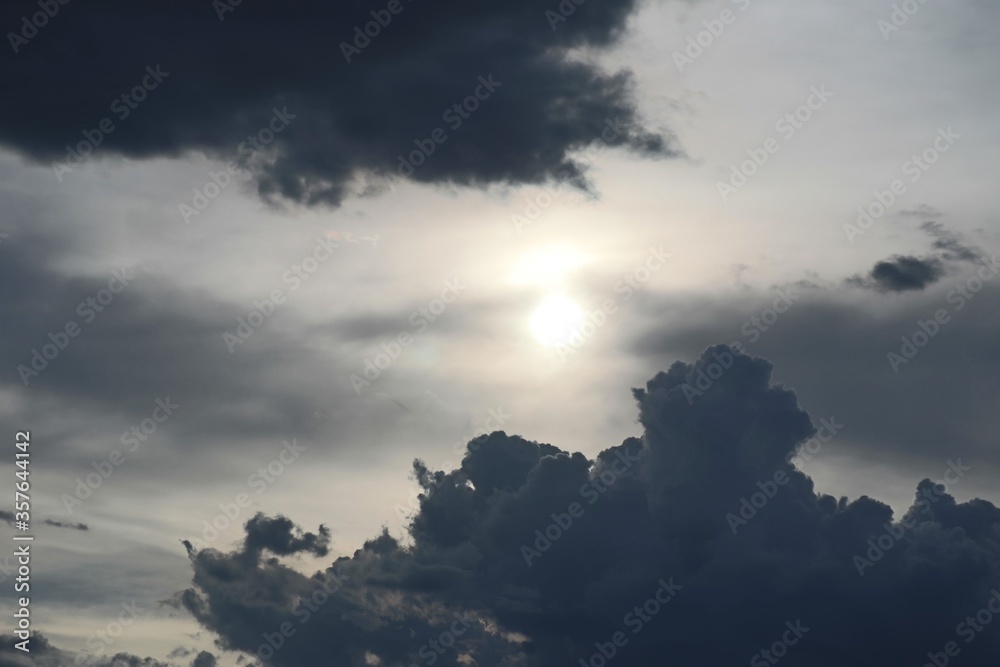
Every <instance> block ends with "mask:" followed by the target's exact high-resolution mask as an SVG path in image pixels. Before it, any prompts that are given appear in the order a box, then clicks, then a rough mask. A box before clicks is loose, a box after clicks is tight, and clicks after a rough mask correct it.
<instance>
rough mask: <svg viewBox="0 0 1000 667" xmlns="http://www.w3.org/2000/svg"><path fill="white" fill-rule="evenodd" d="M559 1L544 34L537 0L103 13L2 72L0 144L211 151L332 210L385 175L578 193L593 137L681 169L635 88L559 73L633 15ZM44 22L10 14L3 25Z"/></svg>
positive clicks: (103, 8)
mask: <svg viewBox="0 0 1000 667" xmlns="http://www.w3.org/2000/svg"><path fill="white" fill-rule="evenodd" d="M563 4H564V5H568V6H569V7H570V8H571V9H572V12H571V14H570V13H567V14H566V16H562V15H560V16H561V17H562V18H564V19H565V20H561V21H559V22H556V23H555V25H554V28H553V22H552V21H551V20H550V18H549V17H547V15H546V12H547V11H551V12H555V13H557V14H558V13H559V12H560V11H564V10H560V6H559V3H558V2H539V1H537V0H517V1H515V2H505V3H487V4H471V5H470V4H468V3H462V2H458V1H456V0H450V1H446V2H439V3H433V4H420V3H412V4H411V3H410V0H393V1H392V2H385V3H374V4H372V3H365V4H361V3H328V2H321V1H320V0H300V1H299V2H296V3H292V4H288V3H276V2H243V3H239V4H236V3H230V2H228V1H225V2H223V1H221V0H220V2H215V3H212V2H204V1H202V0H170V1H169V2H165V1H154V2H144V3H141V4H136V3H121V2H112V1H110V0H94V1H93V2H88V3H85V4H81V5H79V6H74V7H72V8H67V9H65V10H63V12H62V13H63V14H66V15H67V16H63V15H56V16H55V17H53V18H52V19H51V20H50V21H48V22H47V25H45V26H44V29H42V30H38V31H36V32H37V34H36V35H35V36H34V37H32V38H31V39H30V40H29V41H28V42H27V43H26V44H19V45H17V46H16V47H15V48H14V49H11V48H8V49H7V50H6V52H5V53H3V54H2V56H0V58H2V60H0V76H2V77H3V78H4V80H5V81H6V82H7V85H8V88H10V89H12V90H17V91H18V99H19V100H20V101H19V103H18V104H9V105H4V106H3V109H2V110H0V143H3V144H5V145H7V146H9V147H11V148H14V149H16V150H18V151H19V152H21V153H22V154H25V155H28V156H30V157H32V158H34V159H36V160H39V161H42V162H45V163H50V162H52V163H65V162H66V161H67V160H69V161H70V162H71V163H72V162H74V161H75V159H76V158H74V157H71V156H72V155H74V154H79V155H80V156H82V159H84V160H86V159H91V158H88V157H86V156H87V154H89V153H91V151H92V154H93V156H95V157H96V156H99V155H110V154H120V155H124V156H128V157H132V158H150V157H157V156H177V155H180V154H183V153H185V152H189V151H197V152H203V153H205V154H208V155H210V156H214V157H219V158H223V159H225V160H227V161H228V160H233V161H234V164H237V163H238V164H242V166H243V167H245V168H248V169H249V170H250V171H251V172H252V173H253V174H254V175H255V177H256V181H257V185H258V189H259V191H260V193H261V194H262V195H264V196H265V197H267V198H271V199H287V200H292V201H295V202H302V203H306V204H315V203H326V204H333V205H336V204H338V203H339V202H340V201H341V200H342V199H343V198H344V197H345V196H346V195H347V194H349V193H350V192H351V191H352V190H355V191H357V192H364V191H370V190H371V187H373V184H375V187H384V180H383V179H382V177H383V176H386V175H400V174H401V175H404V176H409V177H410V178H413V179H416V180H418V181H423V182H432V183H457V184H462V185H482V184H489V183H514V184H517V183H538V182H542V181H546V180H556V179H558V180H565V181H569V182H575V183H576V184H577V185H584V183H585V180H584V176H583V172H584V167H583V166H582V163H581V162H577V161H574V160H573V159H572V157H571V155H570V154H571V153H572V152H573V151H574V150H578V149H581V148H584V147H586V146H587V145H588V144H590V143H591V142H593V141H595V140H598V139H603V140H604V141H606V142H607V143H608V144H610V145H618V146H624V147H628V148H629V149H631V150H634V151H638V152H640V153H644V154H649V155H661V156H666V155H673V154H675V149H674V147H673V146H672V145H671V142H670V140H669V139H668V138H666V137H665V136H664V135H663V134H662V133H659V132H654V131H650V130H647V129H645V128H644V127H643V125H642V122H641V120H640V118H639V116H638V113H637V111H636V108H635V105H634V102H633V98H632V94H631V93H632V91H631V79H630V76H629V74H628V72H624V71H622V72H617V73H605V72H603V71H601V70H599V69H598V68H597V67H595V66H594V65H591V64H586V63H584V62H582V61H580V60H579V59H570V58H568V57H567V53H568V50H569V49H572V48H577V47H601V46H606V45H609V44H611V43H613V42H614V41H615V40H616V39H617V37H618V36H619V35H620V34H621V32H622V31H623V29H624V26H625V22H626V19H627V18H628V16H629V15H630V14H631V13H632V12H633V10H634V9H635V7H636V3H635V1H634V0H608V1H606V2H588V3H582V4H577V3H573V4H571V5H570V4H569V3H563ZM390 5H391V7H390ZM390 10H391V11H390ZM36 11H38V5H37V2H34V1H32V2H21V1H18V2H11V3H4V6H3V7H2V8H0V22H2V24H3V25H8V26H18V25H20V24H21V19H22V17H23V16H25V15H31V14H32V13H34V12H36ZM69 14H72V16H68V15H69ZM366 31H367V33H368V34H367V35H366V34H365V32H366ZM12 51H13V52H12ZM102 123H103V125H102ZM436 131H437V132H436ZM85 144H89V146H87V145H85ZM418 154H419V155H418ZM53 168H54V170H55V171H56V173H57V174H58V175H59V176H60V177H71V176H69V174H70V173H71V172H69V171H67V170H65V169H60V168H59V167H58V165H56V164H54V165H53ZM371 176H376V177H377V178H376V179H374V180H372V179H370V178H369V177H371ZM366 180H367V183H365V182H364V181H366Z"/></svg>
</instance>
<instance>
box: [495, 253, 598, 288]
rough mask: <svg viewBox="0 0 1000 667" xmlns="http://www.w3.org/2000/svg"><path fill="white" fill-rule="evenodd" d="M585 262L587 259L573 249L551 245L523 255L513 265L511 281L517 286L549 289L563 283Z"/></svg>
mask: <svg viewBox="0 0 1000 667" xmlns="http://www.w3.org/2000/svg"><path fill="white" fill-rule="evenodd" d="M586 262H587V257H586V256H585V255H582V254H581V253H579V252H578V251H576V250H575V249H574V248H572V247H569V246H565V245H552V246H546V247H542V248H536V249H534V250H531V251H529V252H526V253H524V254H523V255H521V257H520V258H519V259H518V261H517V262H516V263H515V264H514V267H513V271H512V272H511V281H512V282H513V283H515V284H518V285H544V286H547V287H551V286H552V285H555V284H559V283H560V282H562V281H564V280H565V279H566V277H567V276H568V275H569V274H571V273H572V272H573V271H574V270H576V269H578V268H579V267H580V266H582V265H583V264H585V263H586Z"/></svg>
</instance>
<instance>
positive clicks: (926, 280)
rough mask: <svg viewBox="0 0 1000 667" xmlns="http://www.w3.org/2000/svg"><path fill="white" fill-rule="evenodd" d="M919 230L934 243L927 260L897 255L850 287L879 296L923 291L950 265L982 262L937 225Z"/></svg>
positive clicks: (972, 250)
mask: <svg viewBox="0 0 1000 667" xmlns="http://www.w3.org/2000/svg"><path fill="white" fill-rule="evenodd" d="M920 229H922V230H923V231H924V232H926V233H927V234H928V235H929V236H931V237H932V238H933V239H934V242H933V243H932V244H931V247H932V248H933V252H932V253H931V254H930V255H928V256H926V257H914V256H912V255H895V256H894V257H892V258H890V259H888V260H883V261H881V262H877V263H876V264H875V266H874V267H873V268H872V270H871V271H870V272H869V273H868V275H867V276H854V277H852V278H849V279H848V280H847V283H848V284H849V285H853V286H855V287H863V288H867V289H872V290H875V291H876V292H909V291H920V290H923V289H926V288H927V287H929V286H931V285H933V284H934V283H936V282H938V281H939V280H941V278H943V277H944V276H945V275H946V274H947V272H948V271H947V269H948V265H949V264H958V263H963V262H964V263H972V262H976V261H979V260H980V259H982V254H981V253H980V252H979V250H978V249H976V248H972V247H970V246H968V245H966V244H965V243H963V242H962V240H961V239H960V238H959V236H958V235H957V234H954V233H953V232H950V231H948V230H947V229H945V228H944V226H943V225H941V224H940V223H937V222H925V223H923V224H922V225H920Z"/></svg>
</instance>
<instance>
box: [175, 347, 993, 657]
mask: <svg viewBox="0 0 1000 667" xmlns="http://www.w3.org/2000/svg"><path fill="white" fill-rule="evenodd" d="M771 371H772V369H771V365H770V364H769V363H768V362H766V361H764V360H762V359H759V358H751V357H748V356H746V355H742V354H738V353H736V352H734V351H733V350H731V349H730V348H728V347H724V346H719V347H715V348H712V349H709V350H707V351H706V352H705V353H704V354H703V356H702V357H701V358H700V359H699V360H698V361H697V362H696V363H695V364H693V365H689V364H684V363H677V364H675V365H674V366H673V367H671V368H670V370H669V371H667V372H666V373H660V374H658V375H657V376H656V377H654V378H653V379H652V380H651V381H650V382H649V383H648V384H647V385H646V387H645V388H643V389H637V390H635V392H634V393H635V396H636V399H637V400H638V402H639V410H640V412H639V417H640V422H641V424H642V426H643V427H644V434H643V436H642V438H632V439H628V440H626V441H625V442H623V443H622V444H621V445H618V446H616V447H611V448H609V449H607V450H606V451H604V452H602V453H601V454H600V455H599V456H598V457H597V459H596V460H594V461H590V460H588V459H587V458H586V457H584V456H583V455H582V454H578V453H577V454H571V453H568V452H565V451H562V450H560V449H558V448H556V447H553V446H551V445H546V444H539V443H535V442H531V441H528V440H525V439H523V438H520V437H517V436H511V435H507V434H505V433H503V432H496V433H493V434H491V435H488V436H482V437H480V438H477V439H475V440H473V441H471V442H470V443H469V445H468V450H467V453H466V456H465V458H464V460H463V461H462V465H461V467H460V468H459V469H457V470H454V471H451V472H437V471H431V470H428V469H427V468H426V467H425V466H424V465H423V464H422V463H420V462H419V461H418V462H416V464H415V476H416V479H417V481H418V482H419V483H420V485H421V486H422V488H423V494H422V496H421V503H420V511H419V512H418V513H417V514H416V515H415V516H414V517H413V519H412V522H411V525H410V537H411V538H412V544H403V543H401V542H400V541H398V540H396V539H394V538H393V537H391V536H390V535H389V534H387V533H383V534H382V535H381V536H380V537H378V538H375V539H373V540H371V541H369V542H368V543H366V544H365V546H364V548H363V549H360V550H358V551H357V552H356V553H355V554H354V556H353V557H350V558H347V557H344V558H340V559H338V560H337V561H336V562H335V563H333V565H332V567H330V568H329V569H327V570H326V571H324V572H317V573H316V574H315V575H314V576H313V577H311V578H310V577H306V576H303V575H301V574H299V573H297V572H296V571H294V570H292V569H290V568H289V567H287V566H285V565H283V564H281V563H279V562H278V561H277V560H276V559H274V558H270V557H267V556H266V555H265V554H263V552H262V548H263V549H264V550H266V549H267V546H266V545H267V544H275V545H279V547H280V548H278V549H277V550H276V551H275V552H274V553H276V554H287V553H289V552H290V551H292V550H293V548H292V547H291V545H293V544H295V539H296V538H294V537H293V533H294V530H295V529H294V527H293V526H292V525H291V523H290V522H272V523H270V524H266V527H267V532H268V533H269V538H268V540H267V541H266V542H265V541H262V540H261V539H260V535H258V533H260V532H261V529H262V528H263V527H265V524H264V523H262V519H261V518H260V517H258V518H256V519H254V520H253V521H251V522H250V523H249V524H248V527H247V530H248V536H247V543H246V546H245V547H244V548H243V550H242V551H238V552H235V553H230V554H225V553H220V552H218V551H215V550H211V549H207V550H203V551H192V552H191V558H192V562H193V565H194V568H195V577H194V584H195V586H194V587H193V588H192V589H190V590H188V591H186V592H185V593H183V595H182V596H180V598H179V600H180V602H181V603H182V604H183V605H184V606H186V607H187V609H189V610H190V611H191V612H192V613H193V614H194V615H195V617H196V618H197V619H198V620H199V622H200V623H202V624H203V625H204V626H205V627H206V628H208V629H210V630H212V631H214V632H215V633H217V634H218V636H219V637H220V641H221V643H222V645H223V646H225V647H226V648H229V649H238V650H241V651H245V652H248V653H251V654H256V656H257V657H259V658H262V659H264V660H265V662H266V663H267V664H273V665H280V666H288V667H300V666H303V665H312V664H317V663H319V662H330V663H334V664H344V665H362V664H367V665H402V666H408V665H414V664H416V665H431V664H440V665H458V664H480V665H487V664H488V665H496V664H502V665H532V666H533V665H566V666H567V667H568V666H570V665H578V664H580V662H579V661H580V660H584V661H585V664H603V663H602V662H601V660H596V662H595V661H594V660H593V659H592V658H593V656H597V655H601V654H604V655H607V654H609V653H612V652H613V653H615V654H616V655H618V656H620V657H619V658H618V660H619V661H620V664H623V665H645V664H651V663H654V662H655V661H661V660H664V659H666V657H668V656H669V659H670V660H671V661H675V662H677V663H678V664H693V663H695V662H707V663H709V664H743V663H745V662H747V661H748V660H751V661H753V662H752V664H773V663H769V662H768V661H767V659H766V656H765V654H764V653H762V651H767V652H768V653H767V655H769V656H771V657H774V656H776V655H781V656H783V655H784V654H785V653H787V654H788V655H789V656H794V659H791V658H790V660H789V664H802V665H810V666H813V667H816V666H824V665H830V666H833V665H843V664H848V663H849V664H856V665H872V666H874V665H879V666H884V665H887V664H893V665H895V664H899V665H904V664H916V665H919V664H923V662H922V661H926V656H927V654H928V653H940V652H941V651H944V650H945V648H944V647H946V646H953V648H955V647H957V648H959V650H960V651H961V654H962V656H963V658H962V659H963V664H967V665H986V664H988V662H987V660H988V659H993V658H995V656H996V655H997V651H998V650H1000V635H998V634H997V633H996V632H985V631H984V630H985V628H984V624H985V622H986V617H987V615H988V616H989V617H990V618H993V615H994V614H995V613H997V612H1000V607H998V605H1000V593H998V592H997V588H998V586H1000V510H998V509H997V508H996V507H994V506H993V505H991V504H990V503H987V502H985V501H979V500H976V501H972V502H969V503H964V504H957V503H956V502H955V501H954V499H953V498H952V497H951V496H950V495H949V494H948V493H947V491H946V488H945V485H944V484H936V483H933V482H931V481H930V480H925V481H924V482H922V483H921V484H920V485H919V487H918V489H917V496H916V500H915V502H914V504H913V506H912V507H911V508H910V510H909V512H908V513H907V514H905V515H904V516H903V517H899V518H898V519H897V520H896V521H894V520H893V515H892V510H891V509H890V508H889V507H888V506H887V505H885V504H882V503H880V502H878V501H876V500H872V499H870V498H866V497H862V498H860V499H858V500H855V501H853V502H848V500H847V499H846V498H841V499H839V500H838V499H837V498H834V497H831V496H828V495H823V494H818V493H816V492H815V491H814V488H813V483H812V481H811V480H810V479H809V478H808V477H807V476H806V475H804V474H803V473H802V472H800V471H799V470H797V469H796V467H795V460H796V459H795V457H796V456H808V455H809V453H810V452H812V453H813V454H815V453H816V452H817V451H818V450H819V449H820V448H822V447H823V446H824V445H825V444H826V443H828V442H830V441H831V440H832V439H833V438H836V437H843V436H842V433H841V432H842V429H843V426H842V425H840V424H839V423H838V422H837V420H836V418H835V417H832V416H831V417H824V418H822V419H820V420H819V423H818V424H817V425H814V424H813V423H812V421H811V420H810V418H809V416H808V415H807V414H806V413H805V412H803V411H802V410H801V409H800V408H799V407H798V404H797V401H796V397H795V394H794V392H792V391H791V390H789V389H787V388H784V387H782V386H780V385H774V384H772V382H771ZM693 390H696V391H693ZM953 470H954V474H955V475H958V476H961V475H962V473H963V468H962V464H961V462H960V461H956V462H954V467H953ZM947 481H949V482H951V481H954V480H947ZM278 533H283V534H284V537H283V538H282V537H280V536H279V535H278ZM298 543H299V544H300V545H301V546H300V548H301V549H303V550H314V548H315V545H314V544H313V545H310V544H308V543H307V542H306V541H304V540H302V539H301V538H300V539H299V541H298ZM991 608H992V609H994V611H989V610H990V609H991ZM980 610H986V611H984V612H983V613H979V612H980ZM977 613H979V615H978V616H977ZM969 619H971V620H969ZM998 621H1000V619H998ZM976 627H979V628H981V629H980V630H976V629H975V628H976ZM282 628H284V629H282ZM647 628H649V629H648V630H647ZM980 632H982V634H980ZM949 642H954V644H953V645H951V644H949ZM991 656H992V658H991Z"/></svg>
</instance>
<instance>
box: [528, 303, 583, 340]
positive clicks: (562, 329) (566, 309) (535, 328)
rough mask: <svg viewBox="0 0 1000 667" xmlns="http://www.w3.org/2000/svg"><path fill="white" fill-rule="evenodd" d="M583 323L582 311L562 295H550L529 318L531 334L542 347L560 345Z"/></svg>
mask: <svg viewBox="0 0 1000 667" xmlns="http://www.w3.org/2000/svg"><path fill="white" fill-rule="evenodd" d="M583 321H584V314H583V309H582V308H580V306H579V305H577V303H576V301H573V299H571V298H569V297H568V296H566V295H564V294H550V295H548V296H547V297H545V300H544V301H542V303H540V304H539V305H538V307H537V308H536V309H535V312H534V314H533V315H532V316H531V332H532V333H533V334H534V335H535V338H536V339H538V342H540V343H542V344H544V345H550V346H555V345H561V344H564V343H566V342H568V341H569V339H570V336H572V335H573V332H574V331H576V330H577V328H579V326H580V325H581V324H583Z"/></svg>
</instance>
